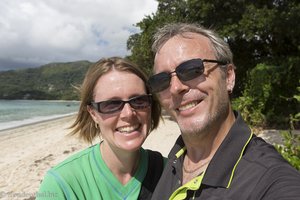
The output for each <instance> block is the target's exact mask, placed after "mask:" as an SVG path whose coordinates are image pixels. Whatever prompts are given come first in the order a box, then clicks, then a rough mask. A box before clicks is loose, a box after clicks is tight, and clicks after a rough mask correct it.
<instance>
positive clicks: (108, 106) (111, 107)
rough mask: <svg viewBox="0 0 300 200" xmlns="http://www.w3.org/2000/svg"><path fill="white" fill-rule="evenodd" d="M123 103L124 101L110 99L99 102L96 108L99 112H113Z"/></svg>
mask: <svg viewBox="0 0 300 200" xmlns="http://www.w3.org/2000/svg"><path fill="white" fill-rule="evenodd" d="M123 105H124V102H123V101H121V100H110V101H104V102H101V103H100V104H99V106H98V108H99V109H98V110H99V112H101V113H114V112H116V111H118V110H120V109H121V108H122V107H123Z"/></svg>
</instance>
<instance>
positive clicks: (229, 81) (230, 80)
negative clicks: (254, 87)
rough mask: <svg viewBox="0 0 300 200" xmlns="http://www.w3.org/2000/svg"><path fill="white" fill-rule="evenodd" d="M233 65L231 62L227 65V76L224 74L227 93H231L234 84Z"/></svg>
mask: <svg viewBox="0 0 300 200" xmlns="http://www.w3.org/2000/svg"><path fill="white" fill-rule="evenodd" d="M234 70H235V66H234V65H233V64H228V65H227V72H226V73H227V74H226V75H227V76H226V82H227V91H228V93H229V94H231V93H232V91H233V88H234V85H235V71H234Z"/></svg>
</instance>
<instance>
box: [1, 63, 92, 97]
mask: <svg viewBox="0 0 300 200" xmlns="http://www.w3.org/2000/svg"><path fill="white" fill-rule="evenodd" d="M91 64H92V63H91V62H89V61H78V62H68V63H50V64H47V65H43V66H41V67H39V68H28V69H22V70H10V71H5V72H0V99H39V100H46V99H47V100H53V99H55V100H78V99H79V96H78V91H76V89H74V86H78V85H80V84H81V83H82V80H83V78H84V75H85V73H86V71H87V69H88V67H89V66H90V65H91Z"/></svg>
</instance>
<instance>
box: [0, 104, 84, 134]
mask: <svg viewBox="0 0 300 200" xmlns="http://www.w3.org/2000/svg"><path fill="white" fill-rule="evenodd" d="M78 109H79V102H78V101H45V100H0V130H5V129H9V128H14V127H18V126H22V125H26V124H31V123H35V122H40V121H45V120H49V119H55V118H59V117H63V116H68V115H72V114H74V113H76V112H77V111H78Z"/></svg>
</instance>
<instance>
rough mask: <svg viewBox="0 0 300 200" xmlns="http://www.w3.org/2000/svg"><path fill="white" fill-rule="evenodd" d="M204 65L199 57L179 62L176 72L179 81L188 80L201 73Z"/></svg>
mask: <svg viewBox="0 0 300 200" xmlns="http://www.w3.org/2000/svg"><path fill="white" fill-rule="evenodd" d="M203 71H204V67H203V62H202V60H201V59H193V60H189V61H187V62H184V63H182V64H180V65H179V66H178V67H177V68H176V74H177V76H178V78H179V79H180V80H181V81H189V80H192V79H194V78H197V77H199V76H200V75H201V74H203Z"/></svg>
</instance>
